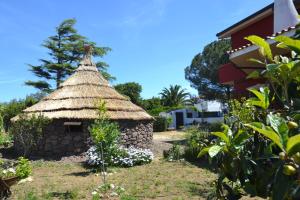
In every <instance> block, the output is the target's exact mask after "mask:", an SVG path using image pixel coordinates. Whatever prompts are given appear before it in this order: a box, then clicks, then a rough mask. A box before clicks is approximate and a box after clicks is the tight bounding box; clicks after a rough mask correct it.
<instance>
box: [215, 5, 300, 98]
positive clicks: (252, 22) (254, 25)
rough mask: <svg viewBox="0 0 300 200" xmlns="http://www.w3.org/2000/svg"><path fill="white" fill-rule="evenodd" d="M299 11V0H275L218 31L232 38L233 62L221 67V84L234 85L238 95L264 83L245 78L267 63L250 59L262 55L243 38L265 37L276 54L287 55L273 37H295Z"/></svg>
mask: <svg viewBox="0 0 300 200" xmlns="http://www.w3.org/2000/svg"><path fill="white" fill-rule="evenodd" d="M297 11H300V0H294V1H293V0H275V1H274V3H272V4H270V5H268V6H266V7H265V8H263V9H261V10H259V11H258V12H256V13H254V14H252V15H250V16H249V17H247V18H245V19H243V20H241V21H240V22H238V23H236V24H234V25H232V26H230V27H229V28H227V29H225V30H224V31H222V32H220V33H218V34H217V37H218V38H219V39H226V38H231V47H232V50H231V51H229V52H227V53H228V54H229V58H230V63H227V64H225V65H222V66H220V68H219V81H220V83H222V84H227V85H231V86H233V89H234V93H235V94H236V95H238V96H240V95H244V94H246V92H247V88H249V87H254V86H257V85H259V84H263V83H264V80H263V79H260V80H259V79H247V78H246V77H247V75H248V74H249V73H251V72H252V71H254V70H262V69H264V66H262V65H260V64H257V63H254V62H251V61H249V58H256V59H259V58H261V57H260V55H259V52H258V47H256V46H254V45H252V44H250V42H249V41H247V40H245V39H244V38H245V37H247V36H249V35H258V36H260V37H263V38H265V39H266V41H267V42H268V43H269V44H270V45H271V48H272V51H273V53H274V54H275V55H276V54H281V55H282V54H286V53H287V52H285V50H283V49H279V48H276V43H275V42H274V41H273V40H271V39H270V37H272V36H277V35H285V36H293V35H294V33H295V25H296V24H298V23H299V22H300V21H299V19H298V12H297Z"/></svg>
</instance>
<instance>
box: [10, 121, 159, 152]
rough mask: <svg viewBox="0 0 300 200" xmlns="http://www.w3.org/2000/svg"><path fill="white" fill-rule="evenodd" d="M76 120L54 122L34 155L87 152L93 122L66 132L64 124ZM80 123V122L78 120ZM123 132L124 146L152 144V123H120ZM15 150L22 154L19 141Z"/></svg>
mask: <svg viewBox="0 0 300 200" xmlns="http://www.w3.org/2000/svg"><path fill="white" fill-rule="evenodd" d="M66 121H72V122H74V121H76V120H63V119H59V120H52V122H51V124H50V125H48V126H47V127H46V128H45V130H44V136H43V138H42V140H41V141H40V143H39V145H38V149H37V151H35V152H33V153H32V155H34V156H35V155H36V156H43V157H61V156H69V155H76V154H81V153H83V152H85V151H86V150H87V149H88V148H89V146H91V145H92V142H91V138H90V134H89V131H88V127H89V125H90V124H91V121H82V126H83V129H82V130H83V131H82V132H79V133H74V132H71V133H68V132H65V126H64V122H66ZM77 121H78V120H77ZM117 123H118V124H119V126H120V131H121V141H120V142H121V143H122V144H123V145H124V146H135V147H139V148H148V147H150V145H151V144H152V137H153V126H152V121H132V120H128V121H118V122H117ZM14 148H15V149H16V151H17V152H22V146H21V145H19V141H14Z"/></svg>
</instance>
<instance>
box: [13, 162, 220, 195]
mask: <svg viewBox="0 0 300 200" xmlns="http://www.w3.org/2000/svg"><path fill="white" fill-rule="evenodd" d="M109 171H110V172H111V173H110V174H111V175H110V176H108V182H109V183H113V184H115V185H119V186H122V187H124V188H125V190H126V194H124V195H123V196H122V197H121V198H120V199H121V200H137V199H156V198H159V199H206V197H207V193H206V191H209V190H210V189H211V186H210V185H211V182H212V181H213V180H214V179H215V178H216V177H215V175H214V174H213V173H211V172H209V171H208V170H206V169H201V168H198V167H196V166H194V165H191V164H186V163H180V162H172V163H170V162H166V161H163V160H156V161H154V162H152V163H150V164H147V165H143V166H137V167H132V168H111V169H109ZM100 184H101V177H100V176H98V174H97V173H94V172H92V171H91V170H90V169H86V168H84V167H83V166H82V165H81V164H78V163H64V162H60V161H59V162H54V161H53V162H52V161H45V162H42V161H36V162H34V164H33V181H32V182H29V183H25V184H19V185H15V186H13V187H12V199H28V200H31V199H32V200H40V199H92V194H91V192H92V191H93V190H94V188H96V187H97V186H98V185H100ZM33 188H34V190H32V189H33ZM28 191H29V192H28ZM201 191H202V192H201ZM203 191H205V192H203Z"/></svg>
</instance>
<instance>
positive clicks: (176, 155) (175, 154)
mask: <svg viewBox="0 0 300 200" xmlns="http://www.w3.org/2000/svg"><path fill="white" fill-rule="evenodd" d="M163 156H164V158H165V159H166V160H168V161H170V162H172V161H176V160H180V159H181V158H182V153H181V150H180V146H179V145H178V144H173V146H172V147H171V148H170V149H169V150H166V151H163Z"/></svg>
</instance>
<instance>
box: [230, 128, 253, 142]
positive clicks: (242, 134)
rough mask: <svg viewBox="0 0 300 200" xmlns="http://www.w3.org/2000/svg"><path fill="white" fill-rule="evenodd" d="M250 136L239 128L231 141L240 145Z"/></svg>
mask: <svg viewBox="0 0 300 200" xmlns="http://www.w3.org/2000/svg"><path fill="white" fill-rule="evenodd" d="M250 137H251V136H250V135H249V134H247V133H246V132H245V131H243V130H239V131H238V133H237V134H236V135H235V136H234V138H233V142H234V144H235V145H241V144H242V143H243V142H245V141H246V140H247V139H249V138H250Z"/></svg>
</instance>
